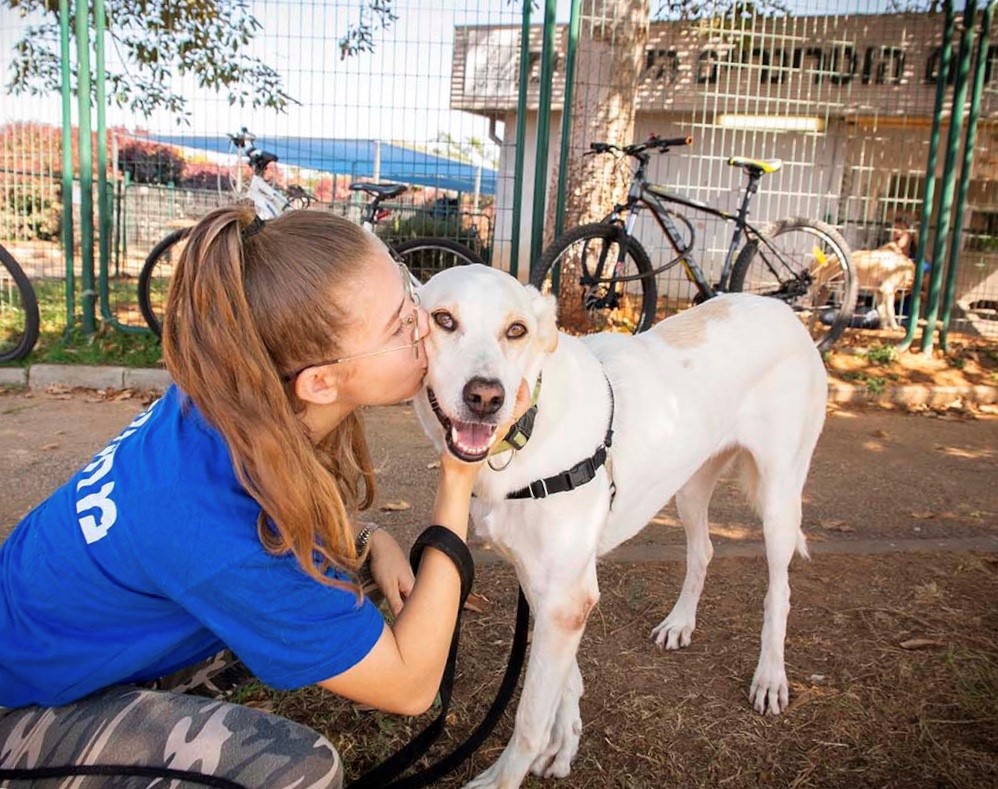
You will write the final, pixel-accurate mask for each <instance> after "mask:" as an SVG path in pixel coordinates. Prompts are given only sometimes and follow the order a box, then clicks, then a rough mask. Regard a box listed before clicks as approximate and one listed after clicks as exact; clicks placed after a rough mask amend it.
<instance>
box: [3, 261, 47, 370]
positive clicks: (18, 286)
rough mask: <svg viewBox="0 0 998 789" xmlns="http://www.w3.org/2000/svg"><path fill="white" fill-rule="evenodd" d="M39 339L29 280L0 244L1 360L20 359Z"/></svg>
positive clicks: (34, 299)
mask: <svg viewBox="0 0 998 789" xmlns="http://www.w3.org/2000/svg"><path fill="white" fill-rule="evenodd" d="M37 341H38V299H37V298H36V297H35V289H34V288H33V287H32V286H31V280H29V279H28V275H27V274H25V273H24V270H23V269H22V268H21V266H20V265H18V262H17V261H16V260H14V256H13V255H11V254H10V253H9V252H8V251H7V250H6V249H4V248H3V247H2V246H0V362H13V361H16V360H18V359H23V358H24V357H25V356H27V355H28V354H29V353H31V349H32V348H34V347H35V343H36V342H37Z"/></svg>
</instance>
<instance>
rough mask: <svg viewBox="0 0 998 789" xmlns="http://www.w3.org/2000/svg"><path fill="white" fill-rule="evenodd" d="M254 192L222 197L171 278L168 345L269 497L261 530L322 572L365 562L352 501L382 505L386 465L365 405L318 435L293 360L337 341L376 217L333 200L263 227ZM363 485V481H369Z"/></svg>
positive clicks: (173, 361) (182, 377)
mask: <svg viewBox="0 0 998 789" xmlns="http://www.w3.org/2000/svg"><path fill="white" fill-rule="evenodd" d="M259 221H260V220H258V219H257V218H256V214H255V212H254V209H253V206H252V204H245V203H240V204H238V205H236V206H231V207H226V208H220V209H217V210H215V211H213V212H211V213H210V214H208V215H207V216H206V217H205V218H204V219H203V220H202V221H201V222H199V223H198V224H197V225H196V226H195V227H194V228H193V229H192V231H191V234H190V236H189V238H188V242H187V246H186V248H185V249H184V251H183V253H182V255H181V257H180V260H179V262H178V264H177V268H176V270H175V272H174V275H173V278H172V281H171V283H170V291H169V295H168V298H167V308H166V315H165V319H164V323H163V356H164V360H165V362H166V367H167V369H168V370H169V372H170V374H171V375H172V376H173V379H174V381H176V383H177V385H178V386H179V387H180V389H181V390H182V391H183V392H184V393H185V394H186V395H187V396H189V397H190V398H191V400H192V401H193V402H194V404H195V405H196V406H197V407H198V408H199V409H200V411H201V412H202V413H203V414H204V416H205V418H206V419H207V420H208V421H209V422H210V423H211V424H212V425H214V426H215V427H216V428H217V429H218V430H219V431H220V432H221V434H222V435H223V436H224V438H225V441H226V443H227V444H228V447H229V450H230V452H231V454H232V462H233V467H234V469H235V473H236V475H237V477H238V479H239V481H240V483H242V485H243V486H244V487H245V489H246V490H247V491H248V492H249V494H250V495H251V496H252V497H253V498H254V499H255V500H256V501H257V503H259V505H260V507H261V516H260V520H259V523H258V533H259V537H260V540H261V542H262V543H263V545H264V547H265V548H266V549H267V550H268V551H270V552H271V553H274V554H283V553H287V552H291V553H293V554H294V555H295V557H296V558H297V560H298V562H299V564H300V565H301V567H302V569H303V570H304V571H305V572H306V573H308V574H309V575H310V576H312V577H313V578H315V579H316V580H319V581H321V582H323V583H328V584H332V585H337V586H349V587H351V588H354V589H356V586H355V585H354V584H344V583H343V582H341V581H335V580H332V579H330V578H329V577H328V576H327V575H326V571H327V570H329V569H330V568H337V569H339V570H342V571H346V572H348V573H350V574H356V571H357V569H358V566H359V559H358V556H357V553H356V550H355V548H354V539H353V532H352V529H351V528H350V518H349V514H348V513H349V511H351V510H355V509H358V508H360V509H363V508H366V507H368V506H370V504H371V502H372V500H373V498H374V471H373V468H372V464H371V459H370V455H369V452H368V449H367V443H366V439H365V436H364V430H363V425H362V423H361V420H360V417H359V416H358V415H357V414H356V413H354V414H351V415H350V416H348V417H347V418H346V419H344V420H343V421H342V422H341V423H340V424H339V425H338V426H337V427H336V428H335V429H334V430H333V432H332V433H331V434H330V435H329V436H327V437H326V438H325V439H324V440H323V441H322V442H321V443H320V445H319V446H316V445H314V444H313V443H312V441H311V439H310V437H309V435H308V432H307V430H306V428H305V425H304V423H303V422H302V420H301V419H300V418H299V413H300V412H301V411H302V410H303V408H304V404H303V403H301V402H300V401H299V400H298V399H297V397H296V396H295V394H294V384H293V382H292V383H284V382H283V381H282V378H281V375H282V373H283V372H284V371H286V370H289V369H295V368H296V367H297V366H299V365H301V364H304V363H306V362H307V360H308V359H312V358H322V357H323V356H324V355H328V353H329V352H330V346H331V345H333V346H334V349H335V345H334V343H335V338H336V336H337V334H338V333H339V331H340V329H341V327H342V325H343V322H344V317H343V315H342V314H340V313H339V311H338V310H337V309H336V307H335V303H334V302H335V301H336V299H335V298H332V297H331V294H333V293H335V292H336V291H337V290H339V289H342V288H344V286H345V285H346V284H348V283H349V279H350V278H351V277H352V276H353V272H354V271H355V270H356V268H357V266H358V265H360V264H362V262H363V259H364V256H365V255H366V254H368V253H369V250H370V244H371V241H370V239H369V238H368V237H367V234H366V233H365V231H363V230H362V229H361V228H359V227H357V226H356V225H353V224H352V223H349V222H347V221H346V220H344V219H341V218H339V217H335V216H333V215H331V214H326V213H320V212H318V211H292V212H288V213H286V214H283V215H282V216H281V217H278V218H277V219H275V220H272V221H270V222H267V223H266V226H265V227H264V228H263V229H261V228H260V225H259V224H258V223H259ZM362 487H363V491H362V490H361V488H362Z"/></svg>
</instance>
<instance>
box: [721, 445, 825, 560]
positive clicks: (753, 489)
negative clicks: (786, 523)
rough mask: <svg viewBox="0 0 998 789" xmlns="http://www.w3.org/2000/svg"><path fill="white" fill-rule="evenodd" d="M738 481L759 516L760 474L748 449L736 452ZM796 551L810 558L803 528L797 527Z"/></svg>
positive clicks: (761, 510)
mask: <svg viewBox="0 0 998 789" xmlns="http://www.w3.org/2000/svg"><path fill="white" fill-rule="evenodd" d="M738 481H739V483H740V485H741V488H742V490H744V491H745V495H746V497H747V498H748V500H749V502H751V504H752V507H753V509H754V510H755V511H756V514H757V515H758V516H759V517H760V518H761V517H762V512H763V502H762V498H761V496H760V493H761V491H760V486H759V482H760V475H759V466H758V465H756V462H755V458H754V457H752V453H751V452H749V451H748V450H743V451H741V452H739V453H738ZM794 548H795V549H796V551H797V553H798V554H799V555H800V556H801V557H802V558H804V559H810V558H811V554H810V552H809V551H808V549H807V536H806V535H805V534H804V530H803V529H802V528H801V527H800V526H798V527H797V542H796V544H795V546H794Z"/></svg>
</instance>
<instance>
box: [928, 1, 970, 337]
mask: <svg viewBox="0 0 998 789" xmlns="http://www.w3.org/2000/svg"><path fill="white" fill-rule="evenodd" d="M976 12H977V1H976V0H967V5H966V6H965V7H964V11H963V34H962V35H961V36H960V49H959V54H958V55H957V71H956V82H955V83H954V85H953V108H952V110H951V111H950V118H949V132H948V134H947V135H946V161H945V163H944V164H943V193H942V198H941V200H940V203H939V221H938V222H937V224H936V239H935V244H933V246H932V280H931V282H930V284H929V302H928V305H927V309H926V314H925V328H923V329H922V353H924V354H929V353H931V352H932V338H933V336H934V335H935V333H936V320H937V318H938V316H939V290H940V287H941V285H942V280H943V262H944V258H945V254H946V242H947V240H949V242H950V244H959V239H953V238H949V235H950V232H949V231H950V214H951V212H952V209H953V191H954V180H955V177H956V165H957V161H956V158H957V155H958V154H959V152H960V127H961V126H962V125H963V103H964V101H966V99H967V75H968V74H969V73H970V57H971V54H972V53H973V49H974V22H975V19H974V16H975V14H976Z"/></svg>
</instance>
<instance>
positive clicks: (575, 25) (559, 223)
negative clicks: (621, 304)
mask: <svg viewBox="0 0 998 789" xmlns="http://www.w3.org/2000/svg"><path fill="white" fill-rule="evenodd" d="M580 2H581V0H572V11H571V15H570V16H569V18H568V46H567V47H566V49H567V51H566V53H565V89H564V91H562V94H563V95H564V101H563V102H562V109H561V152H560V153H561V155H560V158H559V160H558V194H557V197H556V198H555V209H554V236H555V238H557V237H558V236H560V235H561V233H562V230H564V224H565V183H566V181H567V180H568V176H567V175H566V171H567V169H568V154H569V147H570V145H571V142H572V140H571V137H572V98H573V93H574V92H575V50H576V48H577V47H578V45H579V27H580V15H579V5H580ZM560 268H561V267H560V266H559V267H558V270H555V271H554V272H553V274H558V271H559V270H560ZM551 287H552V290H554V292H557V287H558V285H557V283H553V284H552V285H551Z"/></svg>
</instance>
